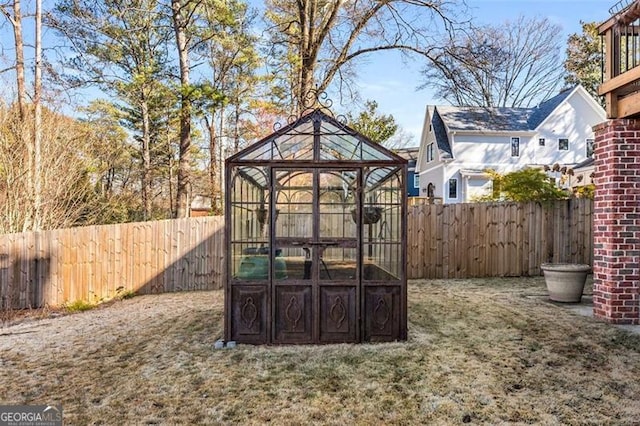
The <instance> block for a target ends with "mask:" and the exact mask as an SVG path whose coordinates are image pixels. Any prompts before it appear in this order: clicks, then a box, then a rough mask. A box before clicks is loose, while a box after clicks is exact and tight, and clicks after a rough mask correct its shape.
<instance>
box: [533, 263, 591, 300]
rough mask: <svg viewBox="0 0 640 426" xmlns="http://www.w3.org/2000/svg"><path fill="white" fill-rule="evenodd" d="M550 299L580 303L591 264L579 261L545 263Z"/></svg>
mask: <svg viewBox="0 0 640 426" xmlns="http://www.w3.org/2000/svg"><path fill="white" fill-rule="evenodd" d="M540 269H542V271H543V272H544V280H545V283H546V284H547V291H548V292H549V299H551V300H553V301H554V302H565V303H580V301H581V300H582V292H583V291H584V284H585V283H586V281H587V274H588V273H589V271H590V270H591V266H589V265H585V264H579V263H543V264H542V265H540Z"/></svg>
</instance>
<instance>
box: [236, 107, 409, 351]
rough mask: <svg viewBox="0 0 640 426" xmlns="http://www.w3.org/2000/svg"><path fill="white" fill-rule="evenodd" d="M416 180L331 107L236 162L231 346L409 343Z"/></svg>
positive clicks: (255, 147)
mask: <svg viewBox="0 0 640 426" xmlns="http://www.w3.org/2000/svg"><path fill="white" fill-rule="evenodd" d="M406 176H407V162H406V160H404V159H403V158H401V157H399V156H397V155H396V154H394V153H393V152H391V151H389V150H387V149H385V148H384V147H382V146H380V145H379V144H376V143H374V142H373V141H371V140H369V139H368V138H366V137H365V136H363V135H361V134H359V133H358V132H356V131H354V130H353V129H351V128H349V127H348V126H346V125H345V124H344V123H342V122H341V120H338V119H336V118H335V117H333V115H332V114H330V113H329V112H327V111H325V110H323V109H314V110H312V111H311V112H310V113H309V114H306V115H304V116H302V117H300V118H299V119H297V120H295V121H294V122H292V123H290V124H289V125H287V126H284V127H282V128H280V129H278V130H276V131H275V132H274V133H273V134H271V135H270V136H268V137H266V138H264V139H262V140H261V141H259V142H257V143H255V144H253V145H252V146H250V147H248V148H246V149H244V150H242V151H241V152H239V153H237V154H236V155H234V156H232V157H230V158H228V159H227V161H226V182H228V185H227V191H226V193H227V195H226V199H225V206H226V207H225V216H226V230H225V232H226V247H227V253H228V256H227V283H226V286H225V340H228V341H229V340H233V341H237V342H239V343H252V344H290V343H335V342H362V341H393V340H405V339H406V337H407V302H406V300H407V289H406V282H407V280H406V244H405V243H406V226H407V225H406V217H407V212H406V205H407V202H406V192H407V191H406V183H405V179H406Z"/></svg>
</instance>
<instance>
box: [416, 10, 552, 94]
mask: <svg viewBox="0 0 640 426" xmlns="http://www.w3.org/2000/svg"><path fill="white" fill-rule="evenodd" d="M560 30H561V28H560V27H559V26H558V25H556V24H553V23H551V22H550V21H549V20H548V19H546V18H543V19H540V18H524V17H520V18H519V19H518V20H516V21H513V22H506V23H504V24H502V25H487V26H483V27H479V28H474V29H472V30H470V32H469V33H468V34H466V36H465V37H464V39H463V40H462V43H460V42H459V41H457V42H454V41H453V40H452V41H451V42H450V43H449V45H447V46H446V49H445V50H444V51H443V52H441V53H440V54H439V56H438V57H437V58H436V60H435V61H430V62H428V63H427V64H426V66H425V69H424V78H425V83H424V86H423V87H429V88H431V89H434V90H435V93H436V95H437V96H438V97H440V98H441V99H444V100H446V101H448V102H450V103H452V104H454V105H458V106H483V107H527V106H531V105H535V104H536V103H538V102H540V101H542V100H545V99H547V98H549V97H550V96H552V95H554V94H555V93H556V92H557V91H558V90H559V89H560V87H561V86H562V81H563V79H562V76H563V73H564V70H563V66H562V65H563V64H562V57H561V43H562V39H561V37H560V33H561V31H560Z"/></svg>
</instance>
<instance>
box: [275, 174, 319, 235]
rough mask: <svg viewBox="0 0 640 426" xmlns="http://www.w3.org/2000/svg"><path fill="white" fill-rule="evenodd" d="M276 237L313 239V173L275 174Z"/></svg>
mask: <svg viewBox="0 0 640 426" xmlns="http://www.w3.org/2000/svg"><path fill="white" fill-rule="evenodd" d="M275 178H276V188H275V189H276V194H277V195H276V197H277V198H276V210H277V211H278V216H277V218H276V235H277V236H278V238H282V237H286V238H311V237H313V173H311V172H301V171H298V170H295V171H294V170H291V171H283V170H280V171H278V172H277V173H276V176H275Z"/></svg>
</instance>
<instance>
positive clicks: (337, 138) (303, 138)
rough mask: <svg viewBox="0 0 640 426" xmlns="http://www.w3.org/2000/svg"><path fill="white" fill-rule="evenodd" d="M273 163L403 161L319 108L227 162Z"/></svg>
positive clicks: (400, 162)
mask: <svg viewBox="0 0 640 426" xmlns="http://www.w3.org/2000/svg"><path fill="white" fill-rule="evenodd" d="M272 161H273V162H278V163H280V162H295V161H307V162H308V161H314V162H336V161H339V162H359V163H360V162H367V161H388V162H391V163H395V164H403V163H404V162H405V160H404V159H402V158H401V157H399V156H397V155H396V154H394V153H392V152H391V151H389V150H387V149H386V148H384V147H382V146H380V145H378V144H376V143H375V142H372V141H371V140H369V139H368V138H367V137H365V136H363V135H361V134H359V133H358V132H356V131H355V130H353V129H351V128H349V127H348V126H346V125H345V124H343V123H341V122H340V121H338V120H336V119H335V118H333V117H331V116H329V115H328V114H326V113H324V112H323V111H322V110H320V109H316V110H313V111H312V112H311V113H309V114H307V115H305V116H303V117H301V118H299V119H298V120H296V121H295V122H293V123H291V124H289V125H287V126H285V127H283V128H281V129H280V130H277V131H276V132H274V133H273V134H271V135H269V136H267V137H266V138H264V139H262V140H261V141H259V142H256V143H255V144H253V145H251V146H250V147H248V148H246V149H244V150H242V151H240V152H239V153H237V154H236V155H234V156H232V157H230V158H229V159H228V162H229V163H247V162H259V163H262V162H272Z"/></svg>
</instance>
